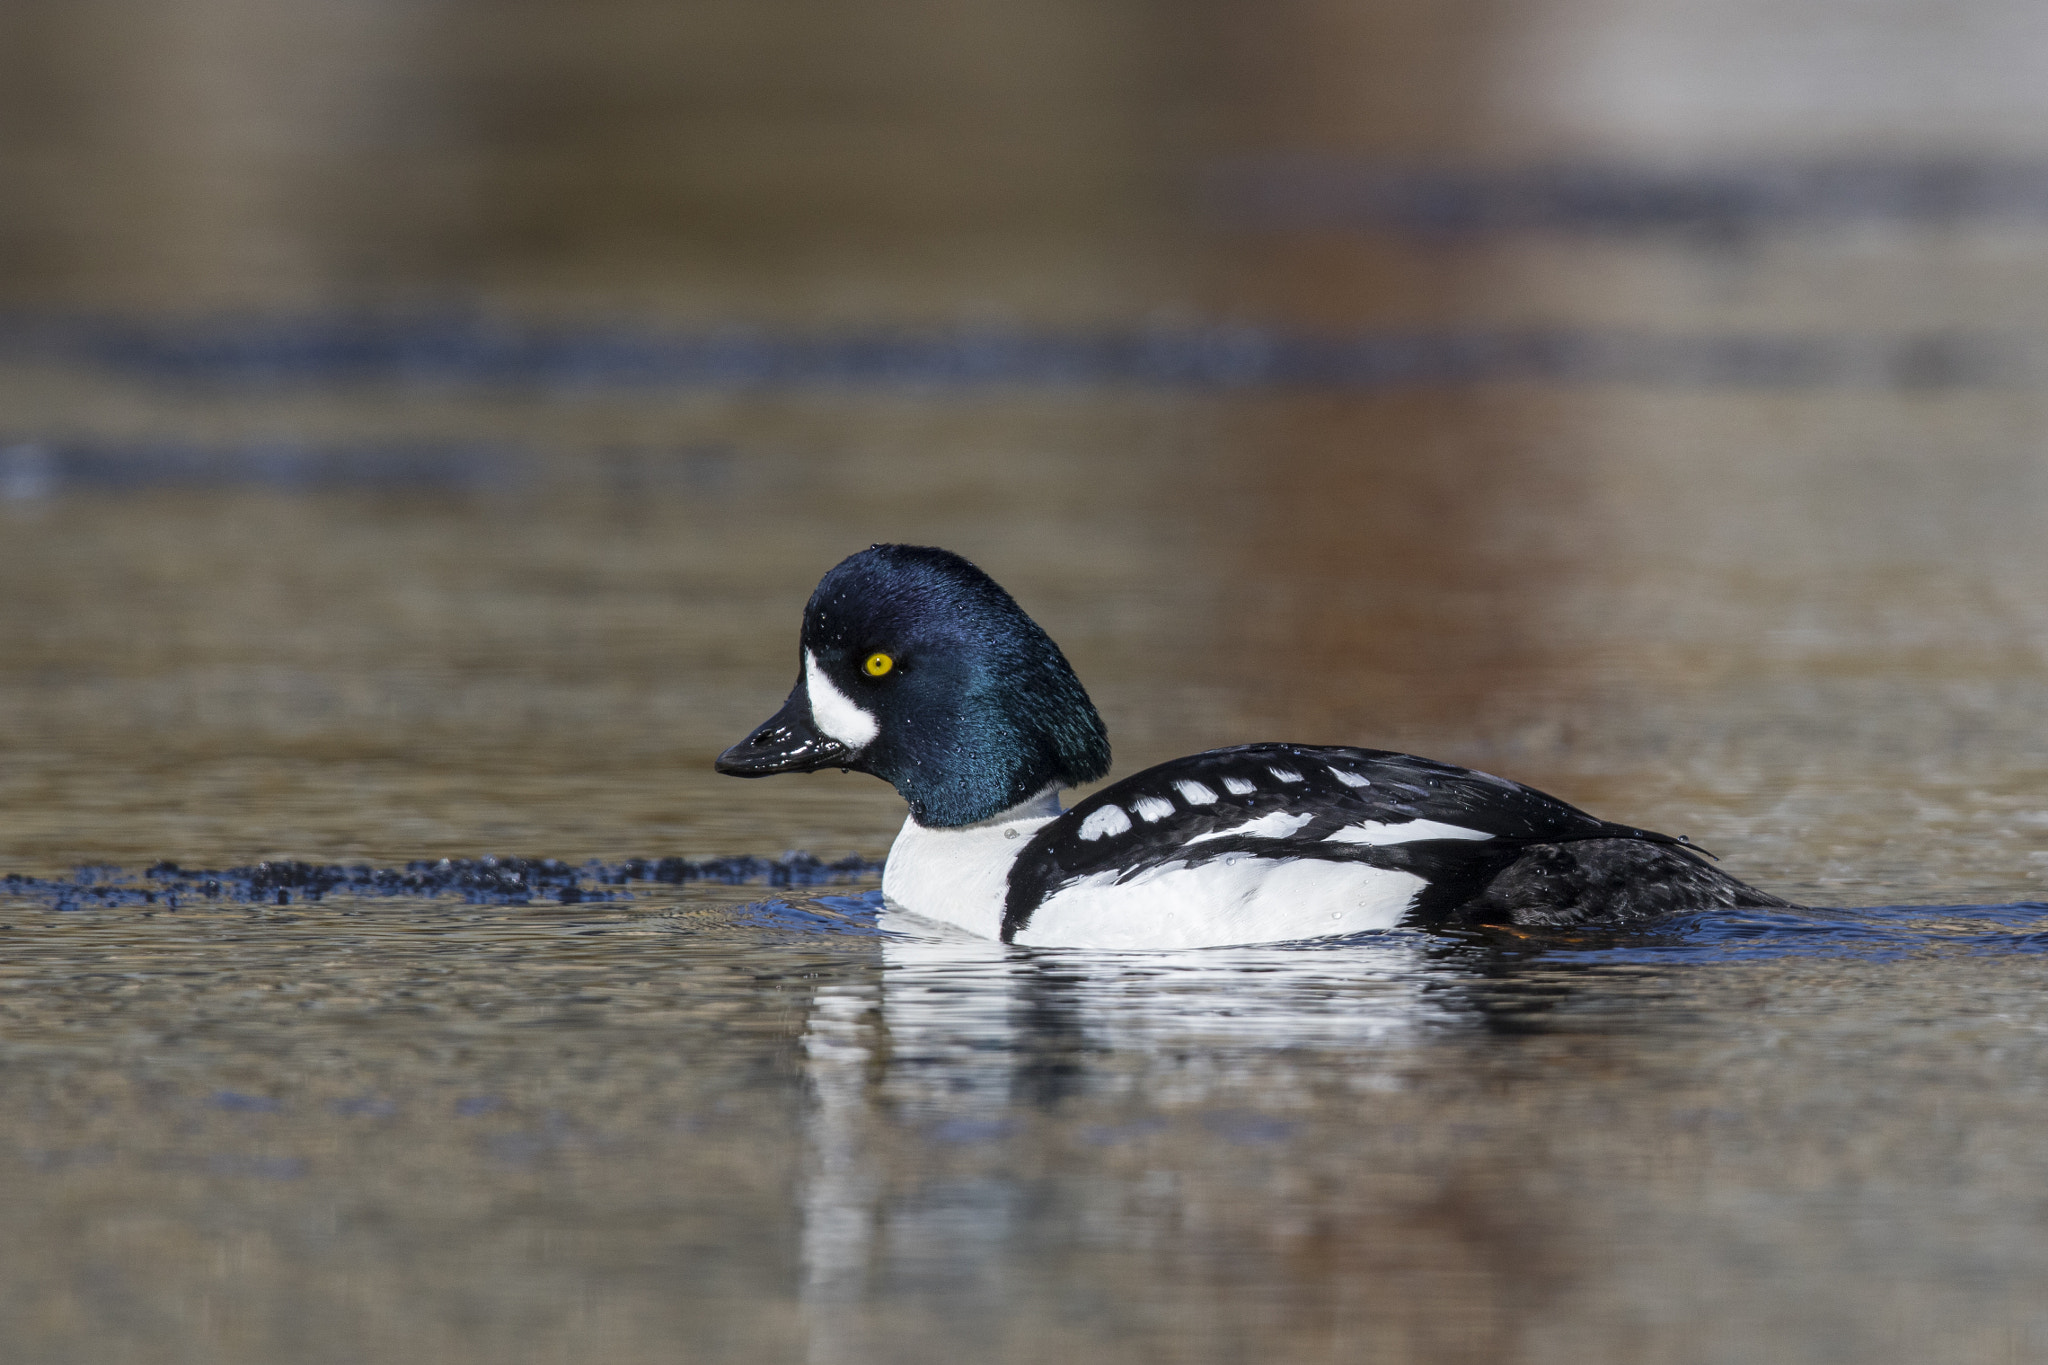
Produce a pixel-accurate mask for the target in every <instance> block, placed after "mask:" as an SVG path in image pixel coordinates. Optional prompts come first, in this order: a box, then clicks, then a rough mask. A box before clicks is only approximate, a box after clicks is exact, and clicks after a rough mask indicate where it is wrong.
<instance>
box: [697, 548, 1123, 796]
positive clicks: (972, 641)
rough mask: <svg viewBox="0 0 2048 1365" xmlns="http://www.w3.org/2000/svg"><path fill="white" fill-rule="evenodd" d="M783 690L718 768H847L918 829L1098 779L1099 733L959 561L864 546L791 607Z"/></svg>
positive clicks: (1103, 738) (1052, 664)
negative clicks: (790, 649) (888, 794)
mask: <svg viewBox="0 0 2048 1365" xmlns="http://www.w3.org/2000/svg"><path fill="white" fill-rule="evenodd" d="M801 654H802V657H801V660H800V662H799V670H800V671H799V672H798V674H797V680H796V687H795V688H794V689H792V690H791V692H790V694H789V700H788V701H786V702H784V703H783V704H782V709H781V710H780V711H777V712H776V713H775V714H774V715H773V716H770V717H769V718H768V719H767V720H766V721H764V722H763V723H762V724H761V725H760V726H759V727H758V728H757V729H756V730H755V731H754V732H753V733H752V734H750V735H748V736H747V737H746V738H745V739H743V740H741V741H740V742H739V743H738V744H735V745H733V746H732V748H730V749H727V750H726V751H725V752H724V753H722V754H720V755H719V756H718V771H720V772H722V773H729V774H731V775H733V776H735V777H765V776H767V775H768V774H770V773H803V772H815V771H816V770H818V769H820V768H852V769H857V770H858V771H860V772H864V773H873V774H874V775H875V776H876V777H879V778H881V779H882V780H883V781H884V782H887V783H890V784H891V785H892V786H894V787H895V788H896V790H897V791H898V792H900V793H902V795H903V799H904V800H905V801H908V802H909V803H910V813H911V815H912V816H914V817H915V818H916V820H917V822H918V823H919V824H921V825H928V826H954V825H972V824H977V823H979V822H980V821H983V820H988V819H992V818H994V817H995V816H997V815H999V814H1001V813H1002V812H1003V811H1006V810H1008V809H1010V808H1011V807H1012V806H1015V805H1017V804H1018V803H1019V802H1022V801H1024V800H1027V799H1028V798H1030V797H1032V796H1035V795H1037V794H1038V793H1040V792H1043V791H1045V790H1046V789H1048V788H1050V787H1071V786H1075V785H1078V784H1079V783H1082V782H1092V781H1094V780H1095V779H1096V778H1098V777H1101V776H1102V775H1103V774H1104V773H1106V772H1108V771H1109V736H1108V734H1107V733H1106V732H1105V731H1104V729H1103V726H1102V717H1101V716H1099V715H1097V714H1096V712H1095V706H1094V704H1093V703H1091V702H1090V701H1089V700H1088V693H1087V692H1086V691H1084V690H1083V689H1082V687H1081V680H1080V679H1079V678H1076V677H1075V676H1074V670H1073V669H1072V667H1070V666H1069V665H1068V663H1067V660H1066V656H1065V655H1063V654H1061V653H1060V650H1059V646H1058V645H1055V644H1054V643H1053V642H1052V640H1051V639H1050V638H1049V637H1048V636H1047V635H1046V633H1045V632H1044V631H1043V630H1040V629H1039V628H1038V623H1037V622H1035V621H1033V620H1032V619H1031V618H1030V617H1028V616H1026V615H1025V614H1024V612H1023V609H1022V608H1020V607H1019V606H1018V605H1017V604H1016V602H1014V601H1012V600H1011V598H1010V594H1008V593H1006V592H1004V591H1003V590H1002V589H1001V588H1000V587H998V586H996V583H995V580H994V579H992V578H990V577H989V576H988V575H987V574H985V573H983V572H982V571H981V570H980V569H977V568H975V567H974V566H973V565H972V564H969V563H968V562H967V561H966V560H964V559H962V558H961V557H960V556H959V555H956V554H953V553H951V552H950V551H947V550H936V549H932V548H930V547H928V546H922V545H876V546H874V547H872V548H871V549H867V550H863V551H862V552H861V553H859V554H857V555H854V556H852V557H851V558H849V559H846V560H844V561H842V562H841V563H840V564H839V565H838V566H837V567H835V568H834V569H833V570H832V572H830V573H828V574H826V575H825V577H824V580H823V581H822V582H820V583H819V584H818V590H817V591H816V592H814V593H812V594H811V600H810V604H809V605H808V606H806V607H805V608H804V629H803V641H802V651H801Z"/></svg>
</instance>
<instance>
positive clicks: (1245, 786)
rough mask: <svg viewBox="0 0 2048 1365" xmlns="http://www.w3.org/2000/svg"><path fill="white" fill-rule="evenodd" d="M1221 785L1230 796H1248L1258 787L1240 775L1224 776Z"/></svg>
mask: <svg viewBox="0 0 2048 1365" xmlns="http://www.w3.org/2000/svg"><path fill="white" fill-rule="evenodd" d="M1223 787H1224V790H1226V791H1228V792H1229V793H1230V794H1231V795H1232V796H1250V795H1251V794H1252V793H1253V792H1255V791H1257V790H1258V787H1257V786H1256V785H1255V784H1253V783H1250V782H1247V781H1245V780H1244V779H1243V778H1241V777H1226V778H1224V779H1223Z"/></svg>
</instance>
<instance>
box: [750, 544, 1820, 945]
mask: <svg viewBox="0 0 2048 1365" xmlns="http://www.w3.org/2000/svg"><path fill="white" fill-rule="evenodd" d="M800 653H801V666H800V667H801V671H800V672H799V673H798V676H797V680H796V686H795V687H794V688H793V689H792V690H791V691H790V694H789V699H788V700H787V701H785V702H784V703H783V704H782V708H781V709H780V710H779V711H777V712H776V713H775V714H774V715H773V716H771V717H769V719H768V720H767V721H765V722H763V723H762V724H761V725H760V726H759V727H758V728H756V729H755V730H754V732H753V733H752V734H749V735H748V736H747V737H746V738H745V739H743V740H741V741H740V742H739V743H738V744H735V745H734V746H732V748H730V749H728V750H726V751H725V752H724V753H723V754H721V755H719V758H718V765H717V766H718V771H720V772H722V773H728V774H731V775H733V776H737V777H764V776H767V775H768V774H771V773H790V772H813V771H816V770H818V769H821V768H842V769H851V770H854V771H858V772H865V773H872V774H873V775H874V776H876V777H879V778H881V779H882V780H883V781H885V782H888V783H890V784H891V785H892V786H894V787H895V788H896V790H897V791H898V792H899V793H900V794H901V795H902V797H903V799H904V800H905V801H906V802H907V803H908V804H909V806H910V814H909V817H908V818H907V819H906V820H905V821H904V822H903V829H902V832H901V833H899V834H898V835H897V836H896V842H895V845H894V846H893V847H892V848H891V849H890V850H889V858H888V862H887V864H886V866H885V868H884V871H883V874H882V891H883V895H884V897H885V899H887V900H888V901H889V902H891V903H892V904H894V905H896V906H898V907H900V908H902V909H904V910H908V911H910V912H911V913H913V914H916V915H919V916H922V917H924V918H926V919H931V920H938V921H942V922H944V923H947V924H952V925H955V926H958V927H959V928H962V929H965V930H967V931H968V932H970V933H974V934H979V935H984V936H986V937H989V938H993V939H1000V940H1002V941H1003V942H1005V943H1020V944H1033V945H1046V946H1057V947H1074V948H1141V949H1142V948H1195V947H1216V946H1223V945H1230V944H1250V943H1275V942H1287V941H1293V940H1297V939H1307V938H1320V937H1326V936H1329V935H1333V934H1351V933H1358V932H1362V931H1366V930H1375V929H1388V928H1393V927H1396V926H1399V925H1407V924H1417V925H1421V924H1501V925H1521V926H1543V925H1569V924H1616V923H1627V922H1631V921H1639V920H1644V919H1649V918H1653V917H1656V916H1659V915H1664V914H1669V913H1673V912H1678V911H1685V910H1705V909H1715V908H1732V907H1739V906H1782V905H1786V904H1787V902H1785V901H1782V900H1779V899H1778V898H1777V897H1775V896H1771V895H1769V894H1767V893H1765V892H1762V891H1758V890H1756V889H1755V888H1753V887H1750V886H1746V885H1744V884H1743V883H1741V882H1739V881H1737V880H1735V879H1734V878H1733V877H1730V876H1728V875H1727V874H1726V873H1723V872H1721V871H1720V870H1719V869H1717V868H1715V867H1713V866H1712V865H1710V864H1709V863H1708V862H1706V861H1705V859H1703V858H1702V857H1700V856H1699V855H1698V853H1696V852H1695V851H1694V850H1693V849H1692V848H1690V847H1689V846H1687V844H1686V842H1685V841H1684V840H1682V839H1677V838H1673V837H1672V836H1670V835H1668V834H1658V833H1656V832H1655V831H1652V830H1647V829H1637V828H1635V827H1634V826H1632V825H1617V824H1612V823H1609V822H1608V821H1605V820H1601V819H1597V818H1595V817H1594V816H1591V815H1588V814H1586V813H1585V812H1584V811H1581V810H1578V809H1576V808H1575V807H1573V806H1570V805H1567V804H1566V803H1565V802H1563V801H1560V800H1558V799H1557V798H1556V797H1554V796H1548V795H1545V794H1544V793H1542V792H1540V791H1537V790H1535V789H1534V788H1532V787H1525V786H1523V785H1522V784H1520V783H1519V782H1510V781H1508V780H1507V779H1505V778H1500V777H1493V776H1490V775H1488V774H1486V773H1481V772H1474V771H1472V770H1470V769H1467V768H1459V767H1454V766H1452V765H1451V764H1448V763H1438V762H1435V761H1433V760H1430V759H1426V758H1415V757H1412V756H1410V755H1407V754H1397V753H1388V752H1384V751H1381V750H1377V749H1352V748H1340V747H1328V746H1315V745H1302V744H1240V745H1235V746H1232V747H1230V748H1224V749H1211V750H1209V751H1207V752H1206V753H1199V754H1192V755H1190V756H1188V757H1186V758H1177V759H1174V760H1172V761H1170V762H1167V763H1162V764H1159V765H1158V766H1156V767H1152V768H1147V769H1146V770H1144V771H1143V772H1140V773H1137V774H1134V775H1133V776H1130V777H1127V778H1124V779H1123V780H1122V781H1120V782H1117V783H1114V784H1113V785H1111V786H1108V787H1105V788H1103V789H1102V790H1100V791H1098V792H1095V793H1093V794H1092V795H1090V796H1088V797H1086V798H1084V799H1083V800H1081V801H1079V802H1077V803H1076V804H1075V805H1074V806H1073V807H1072V808H1071V809H1066V810H1063V809H1061V806H1060V799H1059V793H1060V791H1061V790H1062V789H1064V788H1068V787H1076V786H1080V785H1082V784H1084V783H1088V782H1093V781H1095V780H1096V779H1098V778H1100V777H1103V776H1104V775H1105V774H1107V773H1108V771H1109V736H1108V733H1107V731H1106V730H1105V728H1104V726H1103V723H1102V717H1101V716H1100V715H1098V714H1097V713H1096V710H1095V706H1094V704H1093V703H1092V702H1090V701H1089V699H1088V693H1087V692H1086V690H1085V689H1083V688H1082V686H1081V681H1080V679H1079V678H1077V677H1076V676H1075V675H1074V670H1073V668H1072V667H1071V666H1070V665H1069V664H1068V663H1067V660H1066V656H1065V655H1063V654H1061V653H1060V649H1059V646H1058V645H1056V644H1054V643H1053V642H1052V640H1051V638H1050V637H1049V636H1047V635H1046V633H1045V631H1044V630H1042V629H1041V628H1040V627H1039V626H1038V623H1037V622H1035V621H1033V620H1032V619H1031V618H1030V617H1029V616H1027V615H1025V614H1024V611H1023V609H1022V608H1020V607H1019V606H1018V605H1017V603H1016V602H1015V601H1014V600H1013V599H1012V598H1011V597H1010V595H1009V594H1008V593H1007V592H1005V591H1003V589H1002V588H1001V587H999V586H997V584H996V582H995V581H994V580H993V579H991V578H990V577H989V576H988V575H987V574H985V573H983V572H982V571H981V570H980V569H978V568H976V567H975V566H974V565H973V564H970V563H969V562H968V561H967V560H965V559H963V558H961V557H960V556H959V555H956V554H953V553H951V552H950V551H947V550H940V549H934V548H931V547H927V546H917V545H876V546H873V547H871V548H870V549H867V550H864V551H862V552H861V553H859V554H856V555H853V556H851V557H850V558H848V559H846V560H844V561H842V562H841V563H840V564H838V565H837V566H836V567H834V568H833V569H832V571H831V572H830V573H827V574H826V575H825V577H824V579H823V580H822V581H821V582H820V583H819V584H818V588H817V591H816V592H814V593H812V594H811V600H810V602H809V604H808V605H807V606H806V607H805V608H804V617H803V633H802V639H801V644H800Z"/></svg>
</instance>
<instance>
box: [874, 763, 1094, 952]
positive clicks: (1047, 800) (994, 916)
mask: <svg viewBox="0 0 2048 1365" xmlns="http://www.w3.org/2000/svg"><path fill="white" fill-rule="evenodd" d="M1059 813H1060V795H1059V789H1058V788H1057V787H1047V788H1046V789H1045V790H1044V791H1042V792H1039V793H1038V794H1037V795H1036V796H1033V797H1031V798H1030V799H1029V800H1025V801H1019V802H1018V803H1017V804H1016V805H1014V806H1012V807H1010V808H1009V809H1008V810H1006V811H1003V812H1002V813H1001V814H999V815H997V816H996V817H995V818H994V819H991V820H983V821H980V822H979V823H977V824H972V825H953V826H947V827H943V828H934V827H932V826H928V825H921V824H919V823H918V822H917V817H915V816H912V817H910V818H909V819H907V820H905V821H904V822H903V829H902V831H901V832H900V833H899V834H897V836H896V843H895V845H894V846H893V847H891V848H890V850H889V862H888V865H887V866H886V867H884V868H883V869H882V894H883V895H885V896H887V897H888V898H889V899H890V900H891V901H893V902H894V903H895V904H897V905H899V906H901V907H902V908H903V909H905V910H908V911H910V912H911V913H912V914H915V915H922V916H923V917H924V918H926V919H933V920H938V921H940V922H941V923H945V924H952V925H957V926H959V927H960V928H962V929H965V930H967V931H968V932H969V933H971V934H980V935H982V936H984V937H986V938H995V937H997V936H998V935H1000V934H1001V932H1002V927H1003V899H1004V897H1005V895H1006V894H1007V893H1008V891H1009V884H1010V865H1011V864H1012V863H1014V862H1016V861H1017V855H1018V853H1020V852H1022V851H1023V848H1024V845H1025V843H1026V842H1027V841H1029V839H1030V838H1031V835H1032V833H1033V832H1034V831H1036V830H1037V829H1038V828H1039V827H1040V826H1041V825H1044V824H1045V823H1046V822H1047V821H1049V820H1052V819H1054V818H1056V817H1057V816H1058V815H1059Z"/></svg>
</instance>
